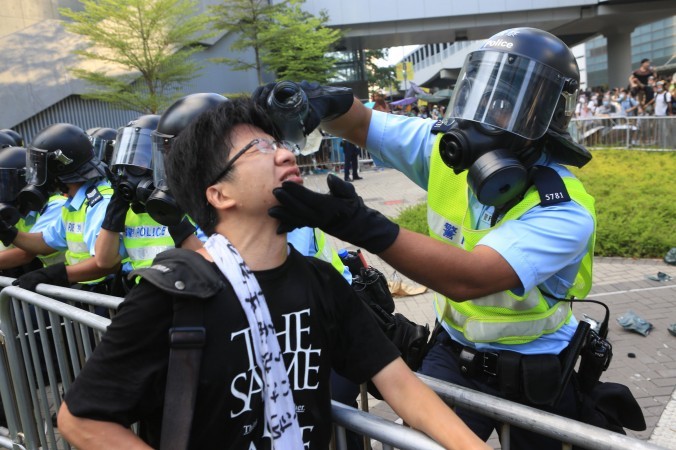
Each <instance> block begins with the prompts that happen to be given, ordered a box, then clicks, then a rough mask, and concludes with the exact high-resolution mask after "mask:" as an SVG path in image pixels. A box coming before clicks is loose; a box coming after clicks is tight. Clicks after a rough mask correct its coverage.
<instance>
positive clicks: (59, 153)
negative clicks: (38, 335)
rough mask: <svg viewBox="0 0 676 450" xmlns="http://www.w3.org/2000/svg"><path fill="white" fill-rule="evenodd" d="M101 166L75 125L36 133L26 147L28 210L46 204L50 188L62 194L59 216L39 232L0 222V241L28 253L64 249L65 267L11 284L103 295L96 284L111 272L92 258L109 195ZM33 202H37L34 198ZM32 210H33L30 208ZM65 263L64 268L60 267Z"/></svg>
mask: <svg viewBox="0 0 676 450" xmlns="http://www.w3.org/2000/svg"><path fill="white" fill-rule="evenodd" d="M105 170H106V167H105V165H104V164H103V163H101V161H99V160H98V158H96V157H95V156H94V151H93V148H92V144H91V141H90V140H89V137H88V136H87V134H86V133H85V132H84V131H83V130H82V129H80V128H78V127H76V126H75V125H71V124H67V123H58V124H54V125H50V126H48V127H47V128H44V129H43V130H42V131H40V132H39V133H38V134H37V135H36V136H35V138H33V140H32V141H31V143H30V145H29V147H28V156H27V159H26V174H27V175H26V181H27V183H28V184H27V186H26V187H25V188H24V189H23V190H22V193H26V194H30V197H31V198H32V203H33V206H40V205H38V203H40V201H41V202H42V203H43V204H44V203H46V202H47V200H48V197H49V192H50V191H51V190H52V188H51V186H55V187H56V188H57V189H58V190H60V191H61V192H63V193H64V194H66V196H67V197H68V199H67V200H66V202H65V203H64V205H63V207H62V208H61V217H60V218H59V220H55V221H53V222H52V223H50V224H49V226H47V227H45V228H44V229H43V230H42V231H41V232H39V233H26V232H23V231H19V230H18V229H17V228H16V227H15V226H12V225H10V224H8V223H7V222H6V221H0V239H1V240H2V241H3V243H4V244H5V245H9V244H10V243H13V244H14V245H15V246H16V247H19V248H22V249H24V250H26V251H27V252H29V253H33V254H42V255H48V254H51V253H54V251H56V250H62V251H65V255H66V263H65V264H64V263H61V264H54V265H51V266H48V267H45V268H43V269H39V270H36V271H33V272H30V273H28V274H25V275H23V276H21V277H20V278H18V279H17V280H16V281H15V284H18V285H19V286H21V287H24V288H26V289H31V290H34V289H35V286H36V285H37V284H39V283H48V284H55V285H60V286H68V285H70V284H72V283H80V284H79V285H78V286H80V287H81V288H83V289H88V290H93V291H97V292H106V290H107V289H106V285H105V283H102V282H103V281H104V279H105V278H106V276H107V275H108V274H110V273H112V272H113V271H112V270H102V269H100V268H99V267H98V266H97V265H96V262H95V260H94V259H93V258H92V255H93V254H94V243H95V241H96V236H97V235H98V233H99V230H100V228H101V222H102V221H103V217H104V214H105V211H106V207H107V205H108V201H109V200H110V196H111V195H112V189H111V188H110V185H109V184H108V180H107V179H106V171H105ZM38 199H39V200H38ZM35 209H38V208H35ZM66 264H67V266H66Z"/></svg>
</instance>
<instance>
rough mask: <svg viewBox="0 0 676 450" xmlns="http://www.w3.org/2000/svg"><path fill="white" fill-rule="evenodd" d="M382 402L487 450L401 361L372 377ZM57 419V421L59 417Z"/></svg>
mask: <svg viewBox="0 0 676 450" xmlns="http://www.w3.org/2000/svg"><path fill="white" fill-rule="evenodd" d="M373 383H374V384H375V385H376V387H377V388H378V390H379V391H380V393H381V394H382V395H383V399H385V401H386V402H387V403H388V404H389V405H390V406H391V407H392V409H393V410H394V411H395V412H396V413H397V414H398V415H399V416H400V417H401V418H402V419H404V421H405V422H406V423H407V424H408V425H410V426H411V427H413V428H415V429H417V430H420V431H422V432H424V433H425V434H427V435H428V436H430V437H431V438H432V439H434V440H435V441H437V442H438V443H439V444H441V445H443V446H444V447H445V448H447V449H463V450H473V449H481V450H485V449H489V448H490V447H489V446H488V445H487V444H486V443H485V442H483V441H482V440H481V439H479V437H477V435H476V434H474V433H473V432H472V430H470V429H469V427H467V425H465V423H464V422H463V421H462V420H460V418H459V417H458V416H457V415H456V414H455V413H454V412H453V411H452V410H451V409H450V408H449V407H448V405H446V404H445V403H444V402H443V401H442V400H441V399H440V398H439V397H438V396H437V394H435V393H434V391H432V390H431V389H430V388H429V387H427V386H426V385H425V384H424V383H423V382H422V381H420V379H419V378H418V377H416V376H415V374H414V373H413V372H411V370H410V369H409V368H408V366H407V365H406V363H404V361H403V360H402V359H401V358H397V359H395V360H394V361H392V362H391V363H390V364H388V365H387V366H385V368H383V369H382V370H381V371H380V372H378V373H377V374H376V375H375V376H374V377H373ZM59 419H60V417H59Z"/></svg>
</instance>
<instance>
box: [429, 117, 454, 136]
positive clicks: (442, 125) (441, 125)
mask: <svg viewBox="0 0 676 450" xmlns="http://www.w3.org/2000/svg"><path fill="white" fill-rule="evenodd" d="M450 129H451V124H450V123H446V122H444V121H443V120H437V121H436V122H434V125H432V134H439V133H447V132H448V130H450Z"/></svg>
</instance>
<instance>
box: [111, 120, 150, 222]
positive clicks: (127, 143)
mask: <svg viewBox="0 0 676 450" xmlns="http://www.w3.org/2000/svg"><path fill="white" fill-rule="evenodd" d="M159 121H160V116H159V115H156V114H148V115H144V116H140V117H139V118H138V119H136V120H132V121H131V122H129V123H128V124H127V126H126V127H122V128H120V129H119V130H118V131H117V136H116V138H115V148H114V150H113V154H112V157H111V161H110V168H111V171H112V172H113V174H114V175H115V189H116V190H117V192H118V193H119V194H120V195H121V196H122V197H123V198H124V199H125V200H127V201H128V202H130V203H132V205H134V204H140V205H145V202H146V200H147V199H148V197H149V196H150V194H151V193H152V192H153V190H154V185H153V178H152V167H151V166H152V164H151V163H152V143H151V141H152V139H151V135H150V134H151V132H152V131H154V130H155V128H157V124H158V122H159ZM136 209H137V210H139V209H140V208H139V207H138V206H137V208H136Z"/></svg>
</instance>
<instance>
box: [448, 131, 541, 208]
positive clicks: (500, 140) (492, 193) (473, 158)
mask: <svg viewBox="0 0 676 450" xmlns="http://www.w3.org/2000/svg"><path fill="white" fill-rule="evenodd" d="M450 125H451V128H450V130H448V131H447V132H446V133H445V134H444V135H443V136H442V138H441V142H440V145H439V152H440V155H441V159H442V160H443V162H444V164H446V165H447V166H448V167H450V168H452V169H453V171H454V172H455V173H456V174H459V173H461V172H463V171H465V170H468V174H467V182H468V184H469V187H470V189H471V190H472V192H473V193H474V195H476V197H477V198H478V199H479V201H480V202H481V203H483V204H484V205H490V206H498V205H503V204H505V203H507V202H508V201H510V200H511V199H513V198H515V197H517V196H518V195H520V194H521V193H523V192H524V190H525V189H526V187H527V185H528V169H527V168H526V167H527V166H530V165H531V164H532V163H534V162H535V161H536V160H537V158H538V157H539V155H540V151H539V146H538V145H537V144H536V143H534V142H532V141H528V140H527V139H523V138H521V137H519V136H515V135H512V134H511V133H508V132H505V131H503V130H501V129H499V128H494V127H490V126H487V125H484V124H478V123H476V122H472V121H469V120H463V119H459V120H454V121H453V122H451V124H450Z"/></svg>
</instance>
